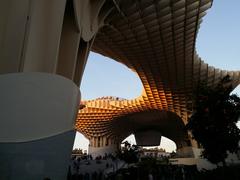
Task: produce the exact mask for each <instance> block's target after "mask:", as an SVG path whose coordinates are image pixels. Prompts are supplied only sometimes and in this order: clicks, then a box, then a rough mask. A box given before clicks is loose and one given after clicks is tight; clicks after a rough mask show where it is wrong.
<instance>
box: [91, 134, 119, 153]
mask: <svg viewBox="0 0 240 180" xmlns="http://www.w3.org/2000/svg"><path fill="white" fill-rule="evenodd" d="M118 148H119V143H117V142H116V140H115V139H114V138H108V137H106V136H101V137H92V138H91V139H90V144H89V149H88V153H89V154H90V155H92V156H93V158H95V157H97V156H104V155H105V154H113V155H115V154H116V152H117V150H118Z"/></svg>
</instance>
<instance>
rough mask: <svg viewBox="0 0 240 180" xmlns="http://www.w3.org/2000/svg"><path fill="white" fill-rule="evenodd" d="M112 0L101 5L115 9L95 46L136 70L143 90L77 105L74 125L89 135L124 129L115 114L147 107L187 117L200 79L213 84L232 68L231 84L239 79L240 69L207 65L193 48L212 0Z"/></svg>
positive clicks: (108, 134) (141, 110)
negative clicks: (131, 95)
mask: <svg viewBox="0 0 240 180" xmlns="http://www.w3.org/2000/svg"><path fill="white" fill-rule="evenodd" d="M106 2H107V1H106ZM111 2H112V4H113V6H110V5H109V7H108V6H107V5H104V6H103V7H102V8H103V9H104V8H105V9H106V11H107V10H108V9H109V8H112V10H111V12H110V13H109V14H108V16H107V17H106V18H105V21H104V26H103V27H102V28H101V29H100V30H99V32H98V33H97V35H96V38H95V41H94V44H93V47H92V50H93V51H95V52H97V53H100V54H102V55H104V56H108V57H110V58H112V59H114V60H116V61H118V62H121V63H123V64H125V65H126V66H128V67H129V68H130V69H132V70H133V71H135V72H136V73H137V74H138V76H139V78H140V79H141V81H142V83H143V87H144V90H143V93H142V95H141V96H140V97H137V98H135V99H132V100H122V99H118V98H112V97H108V98H102V99H101V98H100V99H96V100H90V101H84V102H82V104H84V105H85V108H84V109H82V110H79V115H78V119H77V123H76V129H77V130H78V131H80V132H81V133H83V134H84V135H85V136H86V137H88V138H91V137H100V136H107V137H119V136H120V135H121V133H123V134H126V133H127V130H126V132H124V128H122V132H119V131H116V127H114V126H115V123H113V122H114V119H116V118H119V117H123V116H126V115H128V114H132V113H137V112H143V111H152V110H161V111H167V112H173V113H175V114H177V115H178V116H179V117H180V118H181V119H182V120H183V122H184V123H186V122H187V119H188V117H189V116H190V115H191V113H192V92H193V89H194V87H195V86H197V84H198V83H199V82H200V81H206V82H207V83H208V85H209V86H213V85H215V84H217V83H218V82H219V80H220V79H221V78H222V77H224V76H225V75H227V74H229V75H230V76H231V77H232V79H233V80H234V81H233V87H236V86H237V85H238V84H239V82H240V73H239V72H233V71H224V70H220V69H216V68H214V67H211V66H208V64H206V63H204V62H203V61H202V60H201V58H200V57H199V56H198V55H197V53H196V50H195V44H196V36H197V32H198V29H199V27H200V23H201V21H202V17H203V16H204V15H205V14H206V10H207V9H209V8H210V7H211V5H212V0H129V1H127V0H126V1H125V0H122V1H121V0H118V1H117V0H113V1H111ZM105 4H106V3H105ZM120 119H121V118H120ZM159 123H160V124H161V120H159ZM125 125H126V124H125ZM126 129H127V128H126Z"/></svg>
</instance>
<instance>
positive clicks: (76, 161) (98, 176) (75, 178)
mask: <svg viewBox="0 0 240 180" xmlns="http://www.w3.org/2000/svg"><path fill="white" fill-rule="evenodd" d="M116 160H117V158H116V157H115V156H113V155H112V154H105V155H104V156H97V157H95V158H93V157H92V156H91V155H82V156H79V157H77V156H73V157H72V159H71V161H70V165H69V172H68V180H102V179H107V176H108V173H107V171H106V170H107V169H111V171H110V172H112V171H114V170H116V169H115V166H114V164H116V163H115V161H116ZM86 166H89V168H86Z"/></svg>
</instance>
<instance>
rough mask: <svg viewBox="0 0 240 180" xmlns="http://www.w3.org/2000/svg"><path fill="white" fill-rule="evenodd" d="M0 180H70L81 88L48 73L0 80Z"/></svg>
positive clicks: (0, 76)
mask: <svg viewBox="0 0 240 180" xmlns="http://www.w3.org/2000/svg"><path fill="white" fill-rule="evenodd" d="M0 84H1V90H0V99H1V101H0V112H1V113H0V179H7V180H15V179H18V180H33V179H34V180H43V179H44V178H45V177H48V178H50V179H57V180H66V177H67V170H68V164H69V159H70V156H71V151H72V147H73V142H74V137H75V130H74V125H75V120H76V115H77V112H78V105H79V101H80V96H79V88H78V87H77V86H76V85H75V84H74V83H73V82H71V81H70V80H68V79H66V78H64V77H61V76H57V75H52V74H47V73H12V74H6V75H0Z"/></svg>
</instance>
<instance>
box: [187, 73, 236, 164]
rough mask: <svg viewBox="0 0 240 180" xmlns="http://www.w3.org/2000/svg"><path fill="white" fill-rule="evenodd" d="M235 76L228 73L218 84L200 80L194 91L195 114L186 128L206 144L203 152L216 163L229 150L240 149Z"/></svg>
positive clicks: (198, 140)
mask: <svg viewBox="0 0 240 180" xmlns="http://www.w3.org/2000/svg"><path fill="white" fill-rule="evenodd" d="M231 82H232V80H231V79H230V77H229V76H228V75H227V76H225V77H224V78H223V79H222V80H221V81H220V82H219V83H218V84H217V86H215V87H209V86H207V84H206V83H205V82H204V83H200V85H199V87H198V88H197V89H196V92H195V93H194V98H193V99H194V107H193V114H192V116H191V117H190V119H189V121H188V124H187V125H186V127H187V129H188V130H190V132H191V133H192V135H193V138H194V139H195V140H196V141H197V142H198V143H199V144H200V145H201V146H202V147H203V151H202V156H203V157H204V158H206V159H208V160H209V161H210V162H212V163H214V164H218V163H219V162H222V163H223V164H224V165H225V159H226V157H227V155H228V152H231V153H234V152H237V150H238V149H239V141H240V130H239V129H238V127H237V126H236V123H237V121H238V119H239V116H240V98H239V97H238V96H237V95H235V94H232V95H230V93H231V91H232V89H233V88H232V85H231Z"/></svg>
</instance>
